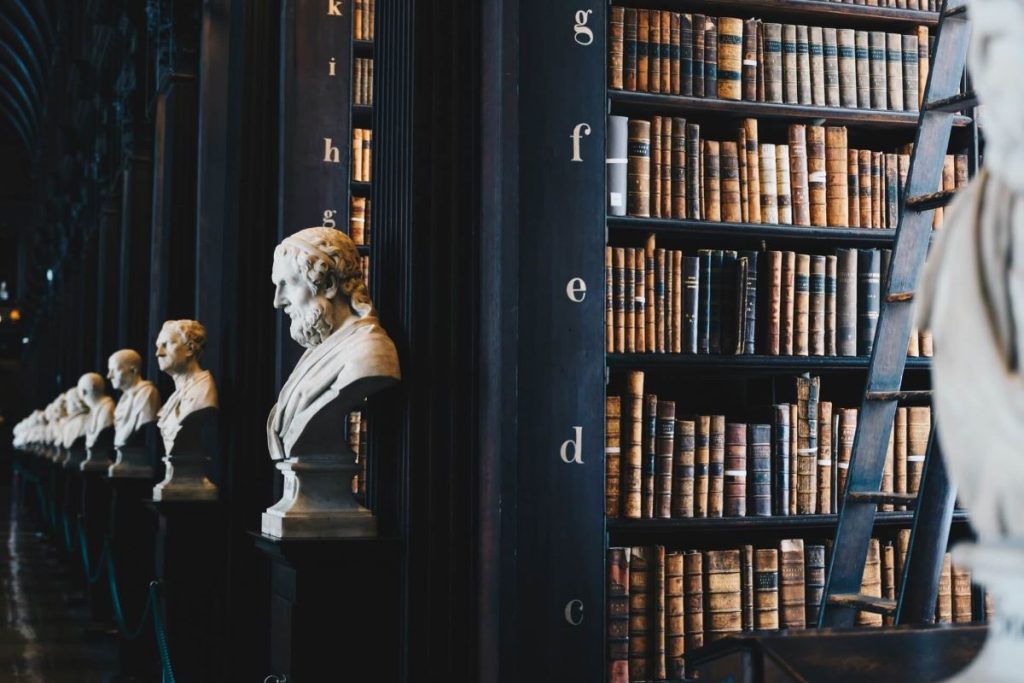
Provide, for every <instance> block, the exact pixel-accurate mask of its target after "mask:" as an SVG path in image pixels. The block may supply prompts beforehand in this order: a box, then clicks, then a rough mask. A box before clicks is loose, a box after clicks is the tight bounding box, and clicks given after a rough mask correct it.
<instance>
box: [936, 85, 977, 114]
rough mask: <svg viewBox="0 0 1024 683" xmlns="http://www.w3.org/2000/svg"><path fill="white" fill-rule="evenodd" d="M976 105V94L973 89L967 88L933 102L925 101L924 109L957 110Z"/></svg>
mask: <svg viewBox="0 0 1024 683" xmlns="http://www.w3.org/2000/svg"><path fill="white" fill-rule="evenodd" d="M976 106H978V95H977V94H976V93H975V92H974V91H973V90H969V91H967V92H962V93H958V94H956V95H952V96H950V97H943V98H942V99H941V100H935V101H934V102H925V103H924V110H925V111H947V112H957V111H963V110H964V109H970V108H971V107H976Z"/></svg>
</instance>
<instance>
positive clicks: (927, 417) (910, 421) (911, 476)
mask: <svg viewBox="0 0 1024 683" xmlns="http://www.w3.org/2000/svg"><path fill="white" fill-rule="evenodd" d="M931 429H932V410H931V408H929V407H928V406H911V407H909V408H907V493H917V492H918V489H920V487H921V473H922V471H923V470H924V459H925V455H926V454H927V453H928V437H929V436H930V434H931Z"/></svg>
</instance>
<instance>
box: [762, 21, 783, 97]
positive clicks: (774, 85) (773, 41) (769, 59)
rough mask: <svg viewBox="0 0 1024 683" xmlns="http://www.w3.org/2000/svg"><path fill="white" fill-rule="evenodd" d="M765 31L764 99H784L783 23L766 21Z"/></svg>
mask: <svg viewBox="0 0 1024 683" xmlns="http://www.w3.org/2000/svg"><path fill="white" fill-rule="evenodd" d="M762 30H763V31H764V99H765V102H782V101H783V93H782V91H783V77H782V70H783V64H782V24H773V23H770V22H766V23H765V24H763V28H762Z"/></svg>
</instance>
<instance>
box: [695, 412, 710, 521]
mask: <svg viewBox="0 0 1024 683" xmlns="http://www.w3.org/2000/svg"><path fill="white" fill-rule="evenodd" d="M693 428H694V430H693V460H694V465H693V489H694V495H693V516H694V517H708V516H709V515H708V478H709V475H710V470H709V465H710V460H711V450H710V448H711V441H710V438H711V416H710V415H696V416H694V418H693Z"/></svg>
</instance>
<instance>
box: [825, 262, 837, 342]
mask: <svg viewBox="0 0 1024 683" xmlns="http://www.w3.org/2000/svg"><path fill="white" fill-rule="evenodd" d="M836 269H837V259H836V257H835V256H831V255H830V256H826V257H825V355H826V356H835V355H836Z"/></svg>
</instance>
